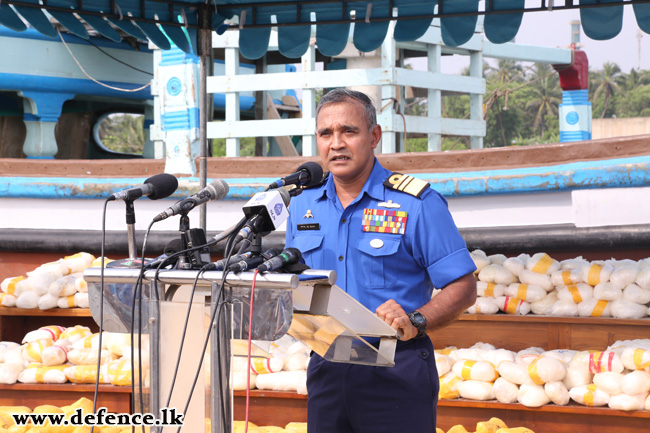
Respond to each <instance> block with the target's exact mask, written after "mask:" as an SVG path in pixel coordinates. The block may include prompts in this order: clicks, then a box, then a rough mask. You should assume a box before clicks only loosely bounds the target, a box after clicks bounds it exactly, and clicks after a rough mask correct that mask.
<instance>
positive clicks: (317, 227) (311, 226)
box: [297, 223, 320, 231]
mask: <svg viewBox="0 0 650 433" xmlns="http://www.w3.org/2000/svg"><path fill="white" fill-rule="evenodd" d="M297 227H298V230H301V231H302V230H320V224H319V223H312V224H298V226H297Z"/></svg>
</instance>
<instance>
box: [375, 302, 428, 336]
mask: <svg viewBox="0 0 650 433" xmlns="http://www.w3.org/2000/svg"><path fill="white" fill-rule="evenodd" d="M376 313H377V316H378V317H379V318H380V319H382V320H383V321H384V322H386V323H388V324H389V325H390V326H391V328H393V329H396V330H397V331H398V332H400V333H401V334H402V335H401V336H400V339H401V340H403V341H406V340H410V339H411V338H415V337H416V336H417V335H418V329H417V328H416V327H415V326H413V324H412V323H411V319H409V316H407V315H406V312H405V311H404V309H403V308H402V306H401V305H400V304H398V303H397V302H395V301H394V300H392V299H389V300H388V301H386V302H384V303H383V304H381V305H380V306H379V307H377V311H376Z"/></svg>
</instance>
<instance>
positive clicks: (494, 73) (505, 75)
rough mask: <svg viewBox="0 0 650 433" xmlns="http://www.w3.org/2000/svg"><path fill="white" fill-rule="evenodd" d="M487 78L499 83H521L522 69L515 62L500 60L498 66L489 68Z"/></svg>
mask: <svg viewBox="0 0 650 433" xmlns="http://www.w3.org/2000/svg"><path fill="white" fill-rule="evenodd" d="M487 73H488V75H487V77H488V78H492V77H494V78H496V81H497V82H498V83H509V82H511V81H521V79H520V78H523V77H522V76H521V73H522V68H521V65H520V64H518V63H517V62H516V61H514V60H508V59H500V60H499V62H498V63H497V66H496V67H494V66H488V67H487Z"/></svg>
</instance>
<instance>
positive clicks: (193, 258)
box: [178, 212, 211, 269]
mask: <svg viewBox="0 0 650 433" xmlns="http://www.w3.org/2000/svg"><path fill="white" fill-rule="evenodd" d="M178 230H179V231H180V232H181V240H182V242H183V249H184V250H186V249H188V248H193V247H197V246H200V245H205V244H206V243H207V240H206V239H205V231H203V229H190V218H189V217H188V216H187V212H183V213H181V218H180V221H179V228H178ZM210 261H211V259H210V250H209V249H208V248H207V247H206V248H205V249H202V250H197V251H193V252H191V253H188V254H185V255H182V256H180V257H179V258H178V268H179V269H201V268H202V267H203V266H204V265H206V264H208V263H210Z"/></svg>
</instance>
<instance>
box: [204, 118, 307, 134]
mask: <svg viewBox="0 0 650 433" xmlns="http://www.w3.org/2000/svg"><path fill="white" fill-rule="evenodd" d="M315 129H316V122H315V120H314V119H302V118H300V119H270V120H243V121H240V122H235V121H223V122H208V138H232V137H275V136H282V135H310V134H313V133H314V131H315Z"/></svg>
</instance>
